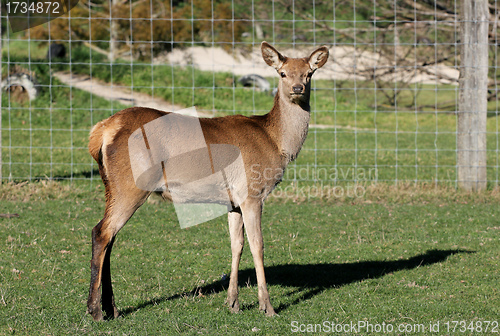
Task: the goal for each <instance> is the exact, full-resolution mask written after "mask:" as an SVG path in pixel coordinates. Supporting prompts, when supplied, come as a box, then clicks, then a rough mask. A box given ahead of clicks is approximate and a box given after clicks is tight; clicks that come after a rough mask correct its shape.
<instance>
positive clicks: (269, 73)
mask: <svg viewBox="0 0 500 336" xmlns="http://www.w3.org/2000/svg"><path fill="white" fill-rule="evenodd" d="M282 51H283V52H282V53H283V54H284V55H286V56H289V57H303V56H304V55H308V54H309V53H310V52H311V51H312V48H304V47H301V48H297V49H285V50H282ZM153 63H154V64H157V65H160V64H169V65H178V66H189V65H193V66H195V67H196V68H198V69H200V70H204V71H213V72H230V73H232V74H234V75H237V76H243V75H248V74H257V75H260V76H264V77H273V76H276V71H275V70H274V69H272V68H271V67H269V66H267V65H266V64H265V63H264V62H263V61H262V54H261V51H260V48H253V49H252V51H251V52H248V53H243V52H241V51H238V50H236V51H234V53H228V52H227V51H226V50H224V49H222V48H219V47H189V48H185V49H174V50H173V51H172V52H169V53H166V54H164V55H161V56H159V57H157V58H156V59H155V60H154V62H153ZM415 65H417V63H415ZM388 68H395V71H394V72H392V73H387V69H388ZM371 75H377V76H379V77H378V79H380V80H382V81H388V82H391V81H404V82H407V83H423V84H450V83H451V84H458V76H459V71H458V70H457V69H455V68H453V67H449V66H447V65H444V64H432V65H427V66H419V67H411V68H407V67H403V66H399V67H397V64H393V62H391V61H390V60H387V59H384V58H382V57H381V56H380V55H379V54H377V53H373V52H369V51H360V50H358V49H356V48H354V47H335V48H330V60H329V61H328V62H327V63H326V64H325V66H324V67H323V68H321V71H318V73H316V74H315V75H314V78H315V79H336V80H368V79H370V78H368V77H369V76H371Z"/></svg>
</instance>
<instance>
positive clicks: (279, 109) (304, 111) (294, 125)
mask: <svg viewBox="0 0 500 336" xmlns="http://www.w3.org/2000/svg"><path fill="white" fill-rule="evenodd" d="M306 98H307V99H304V100H303V101H301V102H300V103H295V102H292V101H290V98H289V97H288V96H287V95H286V94H284V93H281V92H280V90H279V89H278V92H277V93H276V96H275V97H274V106H273V108H272V110H271V111H270V112H269V113H268V114H267V115H266V121H267V122H266V128H267V130H268V133H269V135H270V136H271V138H273V140H274V141H275V142H276V145H277V147H278V149H279V151H280V154H281V156H282V157H283V158H284V159H285V161H286V163H289V162H290V161H293V160H295V158H296V157H297V155H298V154H299V152H300V149H301V148H302V145H303V144H304V141H305V139H306V137H307V131H308V128H309V119H310V110H311V108H310V105H309V92H308V90H307V92H306Z"/></svg>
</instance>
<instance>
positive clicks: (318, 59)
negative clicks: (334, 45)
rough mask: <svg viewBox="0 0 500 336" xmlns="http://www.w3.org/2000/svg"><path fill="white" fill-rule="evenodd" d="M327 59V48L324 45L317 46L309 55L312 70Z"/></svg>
mask: <svg viewBox="0 0 500 336" xmlns="http://www.w3.org/2000/svg"><path fill="white" fill-rule="evenodd" d="M327 60H328V48H327V47H325V46H322V47H319V48H318V49H316V50H314V51H313V52H312V53H311V56H309V65H310V66H311V69H312V70H316V69H319V68H321V67H322V66H323V65H325V63H326V61H327Z"/></svg>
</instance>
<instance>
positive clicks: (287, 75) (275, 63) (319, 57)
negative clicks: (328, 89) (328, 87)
mask: <svg viewBox="0 0 500 336" xmlns="http://www.w3.org/2000/svg"><path fill="white" fill-rule="evenodd" d="M261 49H262V57H263V58H264V61H265V62H266V63H267V65H269V66H271V67H273V68H275V69H276V71H277V72H278V74H279V75H280V77H281V78H280V81H279V84H278V92H279V93H280V94H281V95H284V96H285V97H286V98H288V100H289V101H291V102H292V103H296V104H301V103H306V104H309V98H310V92H311V77H312V75H313V74H314V72H315V71H316V70H317V69H319V68H321V67H322V66H323V65H324V64H325V63H326V61H327V60H328V48H327V47H325V46H322V47H319V48H318V49H316V50H315V51H313V52H312V53H311V55H310V56H309V57H304V58H289V57H286V56H283V55H282V54H280V53H279V51H278V50H276V49H275V48H274V47H273V46H272V45H270V44H269V43H267V42H262V46H261Z"/></svg>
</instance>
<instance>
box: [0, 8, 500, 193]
mask: <svg viewBox="0 0 500 336" xmlns="http://www.w3.org/2000/svg"><path fill="white" fill-rule="evenodd" d="M17 2H19V3H22V0H19V1H17ZM15 3H16V2H14V1H3V0H2V12H1V22H2V39H1V42H2V43H1V54H2V57H1V69H2V70H1V76H2V96H1V171H2V177H1V178H2V179H3V180H4V181H24V180H28V181H32V180H40V179H51V180H52V179H53V180H71V181H77V180H83V181H92V180H97V179H99V177H98V173H97V170H96V165H95V163H94V162H93V161H92V158H91V157H90V155H88V152H87V140H88V133H89V130H90V128H91V127H92V126H93V125H94V124H95V123H96V122H97V121H99V120H102V119H104V118H106V117H108V116H110V115H112V114H113V113H115V112H117V111H119V110H121V109H123V108H126V107H128V106H132V105H140V106H151V107H155V108H158V109H163V110H170V111H173V110H179V109H182V108H184V107H190V106H196V108H197V110H198V111H200V112H201V114H202V115H203V116H206V117H214V116H224V115H232V114H244V115H254V114H264V113H267V112H268V111H269V110H270V108H271V106H272V104H273V89H274V88H275V87H276V85H277V81H278V76H277V75H276V73H275V71H274V70H273V69H271V68H269V67H267V66H266V65H265V63H264V62H263V60H262V58H261V56H260V49H259V48H260V43H261V41H263V40H266V41H268V42H270V43H271V44H273V45H275V46H276V48H277V49H279V50H280V51H282V52H283V53H284V54H285V55H289V56H305V55H307V54H308V53H309V52H310V51H312V50H313V49H314V48H315V47H316V46H319V45H326V46H328V47H329V48H330V60H329V62H328V63H327V65H326V66H325V67H324V68H323V69H320V70H319V71H318V72H317V73H316V74H315V76H314V82H313V94H312V97H311V106H312V112H311V127H310V130H309V135H308V139H307V141H306V143H305V145H304V147H303V149H302V151H301V153H300V155H299V158H298V160H297V161H295V162H294V163H293V164H292V165H291V166H289V168H288V171H287V173H286V174H285V184H286V183H287V182H295V181H308V182H321V183H323V182H329V183H342V182H354V183H359V182H364V183H375V182H386V183H390V184H398V183H402V182H403V183H407V182H411V183H431V184H436V185H438V184H443V185H450V186H457V183H458V182H457V178H458V177H457V155H458V154H457V111H458V100H459V86H458V83H459V75H460V64H461V63H460V50H461V49H460V48H461V47H462V43H461V40H460V26H461V21H460V20H461V19H460V18H461V16H460V8H459V5H460V3H459V2H458V1H456V0H441V1H414V0H403V1H395V0H379V1H376V0H366V1H365V0H356V1H327V0H315V1H312V2H307V1H306V2H304V1H294V0H274V1H255V0H254V1H243V0H232V1H217V0H125V1H119V0H93V1H92V2H91V1H88V0H81V1H79V2H76V1H60V2H58V3H59V4H60V6H61V7H60V8H62V9H64V10H63V14H62V15H61V16H59V17H58V18H55V19H53V20H51V21H48V22H45V23H43V24H40V25H36V26H35V24H36V23H39V21H29V20H34V19H35V18H33V17H31V19H27V18H26V17H22V15H21V18H20V14H19V8H18V11H17V12H13V6H14V4H15ZM47 3H48V2H46V3H45V4H47ZM53 3H54V1H53V2H50V4H53ZM28 8H29V6H28ZM69 8H72V9H71V10H70V11H69V12H68V11H67V10H68V9H69ZM49 10H50V8H49ZM488 10H489V14H490V18H489V30H488V31H489V36H488V44H487V45H484V46H481V47H483V48H488V52H489V64H488V77H489V87H488V88H489V91H488V119H487V130H486V138H487V150H486V151H487V163H486V166H487V182H488V184H489V185H497V184H498V180H499V159H498V151H499V123H498V111H499V106H498V99H497V92H498V81H497V78H498V77H499V75H500V74H499V73H498V65H499V60H498V43H499V41H498V30H499V28H498V15H499V5H498V3H497V1H489V3H488ZM29 13H30V12H29V10H28V13H27V14H29ZM31 13H32V14H33V12H31ZM27 14H26V15H27ZM16 20H17V21H16ZM23 20H24V21H23ZM30 25H31V26H32V27H31V28H29V29H22V28H27V27H30Z"/></svg>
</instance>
